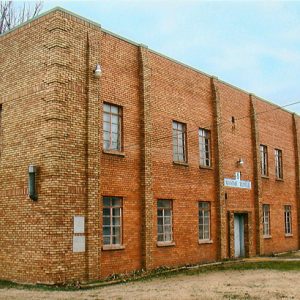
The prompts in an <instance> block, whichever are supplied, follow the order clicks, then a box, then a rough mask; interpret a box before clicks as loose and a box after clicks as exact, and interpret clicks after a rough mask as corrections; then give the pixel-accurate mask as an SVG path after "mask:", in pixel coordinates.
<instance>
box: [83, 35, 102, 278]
mask: <svg viewBox="0 0 300 300" xmlns="http://www.w3.org/2000/svg"><path fill="white" fill-rule="evenodd" d="M100 36H101V31H100V32H99V31H97V32H89V33H88V36H87V53H86V54H87V56H86V62H87V63H86V80H87V91H86V92H87V97H86V187H87V189H86V190H87V195H86V196H87V201H86V203H87V207H86V216H87V218H86V228H87V241H86V251H87V255H86V258H87V262H86V263H87V265H86V268H87V280H89V281H91V280H97V279H99V278H100V271H101V268H100V263H101V259H100V258H101V231H100V229H101V228H100V224H101V222H100V217H101V213H100V212H101V193H100V150H99V149H100V138H99V135H100V132H99V128H100V121H99V119H100V116H99V113H100V111H99V109H100V95H99V93H100V80H99V79H97V78H95V77H94V75H93V70H94V68H95V66H96V64H97V63H100Z"/></svg>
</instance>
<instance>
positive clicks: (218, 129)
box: [211, 77, 228, 259]
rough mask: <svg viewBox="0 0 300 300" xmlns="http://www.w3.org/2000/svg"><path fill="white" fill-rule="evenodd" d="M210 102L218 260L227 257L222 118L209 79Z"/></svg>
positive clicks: (214, 83) (214, 80) (215, 87)
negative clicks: (212, 123) (214, 163)
mask: <svg viewBox="0 0 300 300" xmlns="http://www.w3.org/2000/svg"><path fill="white" fill-rule="evenodd" d="M211 88H212V102H213V111H214V137H215V139H214V148H215V153H214V155H215V162H216V166H215V186H216V205H217V214H218V222H217V228H218V259H223V258H226V257H228V253H227V250H228V238H227V236H226V228H227V219H226V203H225V192H224V176H223V159H224V157H223V156H224V147H223V141H222V126H221V123H222V117H221V104H220V94H219V89H218V79H217V78H216V77H212V78H211Z"/></svg>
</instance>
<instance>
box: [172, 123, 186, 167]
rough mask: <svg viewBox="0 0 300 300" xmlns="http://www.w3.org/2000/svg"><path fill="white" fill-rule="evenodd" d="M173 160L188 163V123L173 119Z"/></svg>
mask: <svg viewBox="0 0 300 300" xmlns="http://www.w3.org/2000/svg"><path fill="white" fill-rule="evenodd" d="M172 130H173V161H174V162H181V163H187V143H186V141H187V135H186V124H185V123H181V122H177V121H173V122H172Z"/></svg>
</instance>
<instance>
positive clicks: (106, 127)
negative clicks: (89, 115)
mask: <svg viewBox="0 0 300 300" xmlns="http://www.w3.org/2000/svg"><path fill="white" fill-rule="evenodd" d="M122 118H123V116H122V107H121V106H118V105H114V104H111V103H107V102H104V103H103V149H104V150H107V151H119V152H120V151H122Z"/></svg>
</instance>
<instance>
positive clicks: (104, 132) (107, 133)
mask: <svg viewBox="0 0 300 300" xmlns="http://www.w3.org/2000/svg"><path fill="white" fill-rule="evenodd" d="M103 140H104V141H110V133H109V132H106V131H103Z"/></svg>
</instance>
